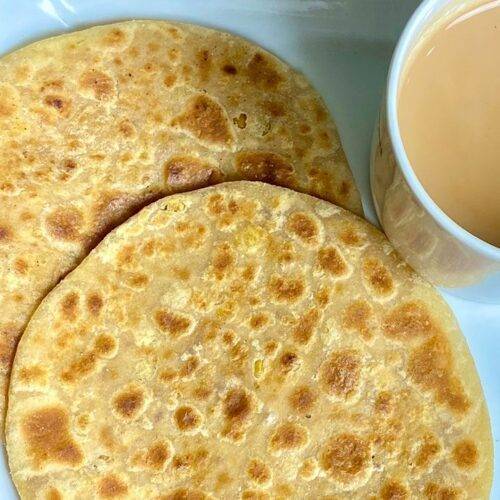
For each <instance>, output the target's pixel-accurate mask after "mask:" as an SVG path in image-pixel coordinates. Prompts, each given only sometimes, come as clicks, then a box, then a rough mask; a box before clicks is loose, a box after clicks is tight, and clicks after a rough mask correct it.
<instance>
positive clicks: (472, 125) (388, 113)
mask: <svg viewBox="0 0 500 500" xmlns="http://www.w3.org/2000/svg"><path fill="white" fill-rule="evenodd" d="M499 53H500V1H499V0H495V1H492V0H489V1H486V0H483V1H478V0H475V1H474V0H461V1H456V0H455V1H450V0H425V1H424V2H423V3H422V4H421V5H420V7H419V8H418V9H417V10H416V11H415V13H414V14H413V16H412V18H411V19H410V21H409V22H408V24H407V26H406V28H405V30H404V32H403V34H402V35H401V38H400V40H399V42H398V44H397V46H396V49H395V52H394V55H393V58H392V61H391V65H390V69H389V75H388V82H387V88H386V93H385V98H384V102H383V104H382V107H381V111H380V116H379V120H378V123H377V126H376V127H375V132H374V136H373V144H372V154H371V188H372V194H373V198H374V202H375V208H376V210H377V215H378V218H379V220H380V223H381V225H382V227H383V228H384V231H385V232H386V234H387V237H388V238H389V240H390V241H391V242H392V243H393V245H394V246H395V247H396V249H397V250H398V251H399V253H400V254H401V255H402V256H403V257H404V259H405V260H406V261H407V262H408V263H409V264H410V265H411V266H412V267H413V268H414V269H415V270H416V271H418V272H419V273H420V274H421V275H422V276H424V277H425V278H426V279H427V280H429V281H430V282H431V283H433V284H435V285H438V286H441V287H445V288H446V289H449V291H450V292H451V293H454V294H456V295H459V296H461V297H464V298H466V299H469V300H474V301H479V302H491V303H500V64H499V59H498V54H499Z"/></svg>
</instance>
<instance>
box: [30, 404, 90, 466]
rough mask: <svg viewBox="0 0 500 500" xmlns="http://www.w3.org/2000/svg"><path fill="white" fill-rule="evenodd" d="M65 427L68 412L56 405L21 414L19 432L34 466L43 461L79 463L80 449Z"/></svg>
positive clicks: (80, 457)
mask: <svg viewBox="0 0 500 500" xmlns="http://www.w3.org/2000/svg"><path fill="white" fill-rule="evenodd" d="M69 429H70V427H69V417H68V413H67V411H66V410H65V409H64V408H62V407H58V406H48V407H45V408H40V409H38V410H35V411H33V412H31V413H30V414H28V415H26V416H25V417H24V418H23V421H22V434H23V436H24V439H25V441H26V445H27V447H28V450H29V453H30V455H31V457H32V459H33V461H34V462H35V464H36V465H37V467H38V466H41V465H43V464H45V463H58V464H63V465H68V466H70V467H75V466H77V465H79V464H81V463H82V461H83V453H82V451H81V450H80V447H79V446H78V445H77V444H76V442H75V441H74V440H73V438H72V436H71V434H70V430H69Z"/></svg>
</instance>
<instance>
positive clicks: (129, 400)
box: [113, 386, 145, 420]
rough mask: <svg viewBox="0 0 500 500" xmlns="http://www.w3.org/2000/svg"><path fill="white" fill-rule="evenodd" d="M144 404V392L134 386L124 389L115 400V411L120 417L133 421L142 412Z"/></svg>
mask: <svg viewBox="0 0 500 500" xmlns="http://www.w3.org/2000/svg"><path fill="white" fill-rule="evenodd" d="M144 402H145V395H144V391H143V390H142V389H140V388H138V387H134V386H132V387H128V388H125V389H123V390H122V391H121V392H119V393H118V394H117V395H116V396H115V397H114V398H113V409H114V410H115V411H116V413H117V414H118V415H119V416H120V417H122V418H124V419H126V420H131V419H133V418H135V417H136V416H137V415H138V414H139V412H140V411H141V410H142V408H143V407H144Z"/></svg>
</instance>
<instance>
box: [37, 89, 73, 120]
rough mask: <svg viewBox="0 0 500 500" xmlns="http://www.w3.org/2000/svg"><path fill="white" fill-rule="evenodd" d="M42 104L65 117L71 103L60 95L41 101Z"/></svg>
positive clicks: (47, 97) (53, 95)
mask: <svg viewBox="0 0 500 500" xmlns="http://www.w3.org/2000/svg"><path fill="white" fill-rule="evenodd" d="M43 103H44V104H45V105H46V106H48V107H49V108H51V109H55V110H56V111H57V112H58V113H59V114H60V115H61V116H63V117H66V116H68V115H69V112H70V110H71V102H70V100H69V99H67V98H66V97H63V96H61V95H55V94H51V95H48V96H46V97H45V98H44V99H43Z"/></svg>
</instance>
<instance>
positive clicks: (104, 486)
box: [97, 474, 128, 498]
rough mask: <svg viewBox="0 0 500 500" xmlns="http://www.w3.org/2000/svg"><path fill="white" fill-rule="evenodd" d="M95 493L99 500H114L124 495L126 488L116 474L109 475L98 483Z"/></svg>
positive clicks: (126, 491)
mask: <svg viewBox="0 0 500 500" xmlns="http://www.w3.org/2000/svg"><path fill="white" fill-rule="evenodd" d="M97 491H98V494H99V496H100V497H101V498H116V497H121V496H124V495H126V494H127V493H128V486H127V484H126V483H125V482H124V481H123V480H122V479H120V478H119V477H118V476H117V475H116V474H109V475H107V476H104V477H103V478H102V479H101V480H100V481H99V486H98V490H97Z"/></svg>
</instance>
